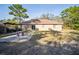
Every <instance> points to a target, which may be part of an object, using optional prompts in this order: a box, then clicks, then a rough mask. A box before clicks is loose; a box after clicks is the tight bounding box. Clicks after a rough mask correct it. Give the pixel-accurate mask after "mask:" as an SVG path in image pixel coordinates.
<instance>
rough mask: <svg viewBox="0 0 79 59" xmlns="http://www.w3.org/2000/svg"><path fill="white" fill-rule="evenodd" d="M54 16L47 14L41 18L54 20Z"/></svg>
mask: <svg viewBox="0 0 79 59" xmlns="http://www.w3.org/2000/svg"><path fill="white" fill-rule="evenodd" d="M53 16H54V15H53V14H50V13H47V14H42V16H41V17H40V18H42V19H43V18H44V19H53Z"/></svg>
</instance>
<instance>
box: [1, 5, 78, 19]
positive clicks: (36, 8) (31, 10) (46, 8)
mask: <svg viewBox="0 0 79 59" xmlns="http://www.w3.org/2000/svg"><path fill="white" fill-rule="evenodd" d="M75 5H76V6H79V5H78V4H23V5H22V6H23V7H24V8H26V9H27V14H28V15H29V18H30V19H31V18H38V17H40V16H41V15H42V14H47V13H51V14H53V15H54V16H59V15H60V13H61V11H63V10H64V9H66V8H68V7H70V6H75ZM9 6H11V4H0V20H1V19H9V18H13V16H12V15H9V14H8V13H9V12H10V11H11V10H9V8H8V7H9Z"/></svg>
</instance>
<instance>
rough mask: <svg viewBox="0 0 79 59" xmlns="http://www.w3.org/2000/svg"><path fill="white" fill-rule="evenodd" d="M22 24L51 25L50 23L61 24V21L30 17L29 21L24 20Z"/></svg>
mask: <svg viewBox="0 0 79 59" xmlns="http://www.w3.org/2000/svg"><path fill="white" fill-rule="evenodd" d="M22 24H37V25H52V24H63V22H62V21H59V20H48V19H32V20H29V21H25V22H23V23H22Z"/></svg>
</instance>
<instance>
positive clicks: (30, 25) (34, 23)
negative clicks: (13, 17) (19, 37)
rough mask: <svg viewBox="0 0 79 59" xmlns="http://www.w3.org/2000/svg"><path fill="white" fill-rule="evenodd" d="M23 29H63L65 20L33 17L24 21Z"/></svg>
mask: <svg viewBox="0 0 79 59" xmlns="http://www.w3.org/2000/svg"><path fill="white" fill-rule="evenodd" d="M22 24H23V26H22V27H23V29H24V30H26V29H31V30H39V31H49V30H54V31H62V29H63V22H62V21H59V20H49V19H31V20H29V21H25V22H23V23H22Z"/></svg>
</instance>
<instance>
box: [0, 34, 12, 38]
mask: <svg viewBox="0 0 79 59" xmlns="http://www.w3.org/2000/svg"><path fill="white" fill-rule="evenodd" d="M6 36H10V35H6V34H2V35H0V38H2V37H6Z"/></svg>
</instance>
